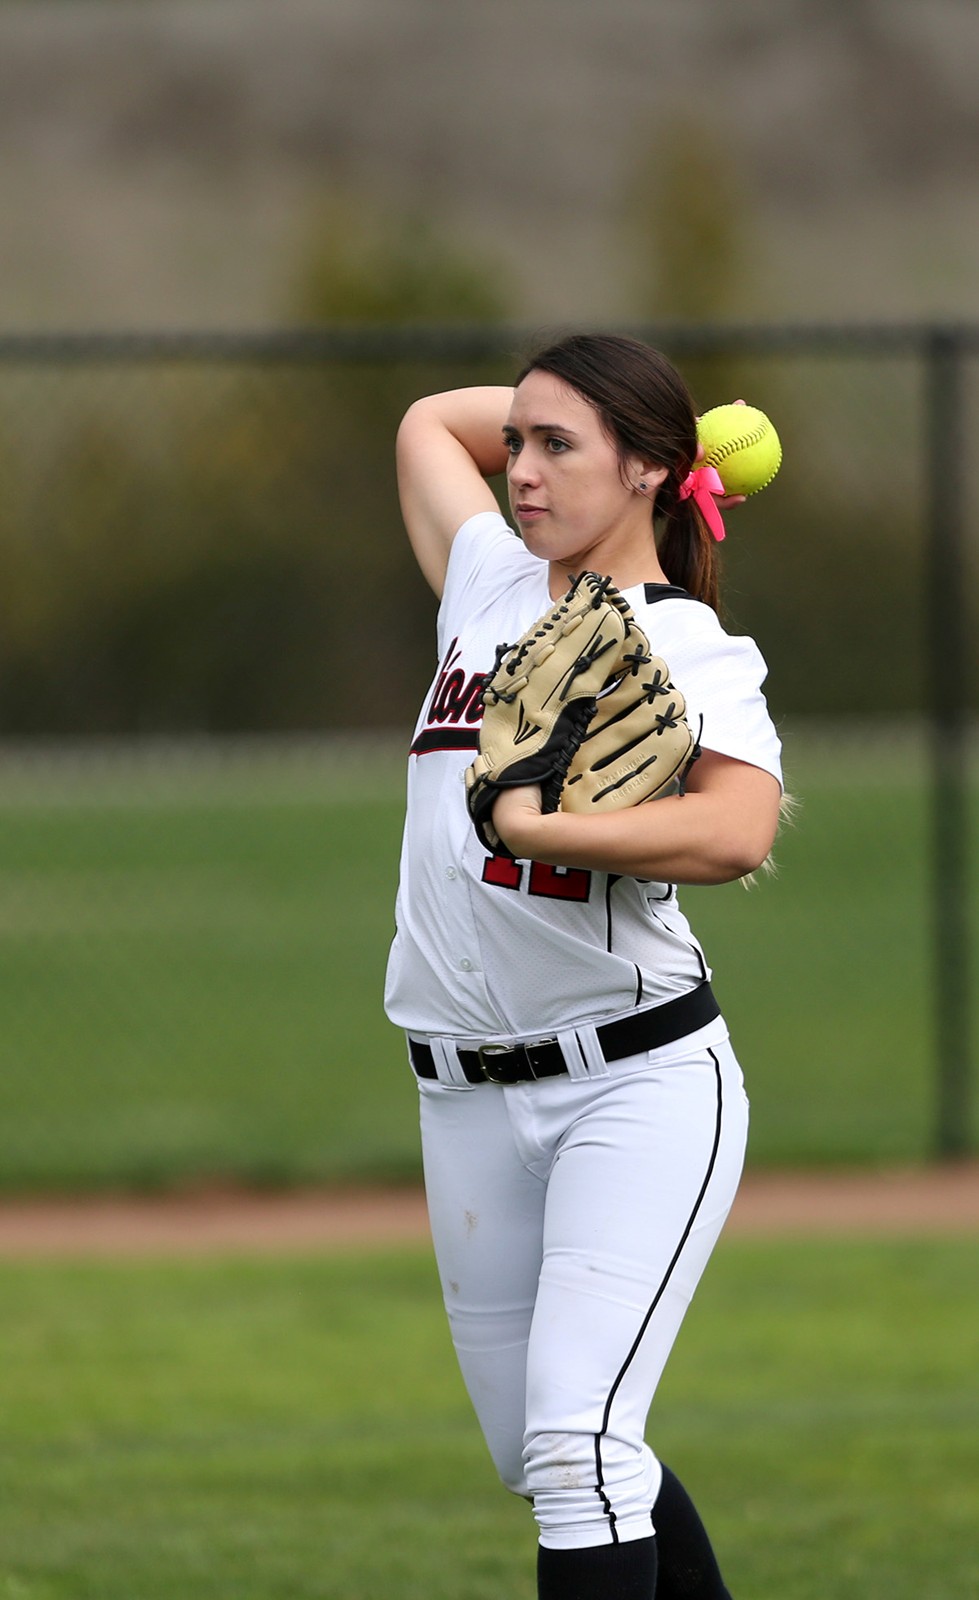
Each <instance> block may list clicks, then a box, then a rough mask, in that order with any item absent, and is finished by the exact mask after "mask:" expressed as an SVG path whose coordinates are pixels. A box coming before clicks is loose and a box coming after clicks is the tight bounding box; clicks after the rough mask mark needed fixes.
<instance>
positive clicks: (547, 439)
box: [503, 371, 664, 573]
mask: <svg viewBox="0 0 979 1600" xmlns="http://www.w3.org/2000/svg"><path fill="white" fill-rule="evenodd" d="M503 437H504V440H505V442H506V445H507V448H508V449H509V452H510V455H509V461H508V464H507V487H508V491H509V497H510V507H511V510H512V512H513V516H514V519H515V521H516V525H517V527H518V528H519V530H520V532H521V534H522V536H523V540H524V543H525V544H526V546H527V548H528V549H529V550H531V551H532V552H533V553H534V555H536V556H539V557H540V558H541V559H542V560H545V561H550V562H555V563H558V564H559V565H560V566H562V567H566V568H567V570H568V571H576V572H578V571H582V570H598V571H601V572H603V573H606V572H613V573H614V571H615V565H616V560H617V559H618V561H619V562H620V563H621V557H622V555H623V554H624V553H625V552H626V551H627V550H631V549H632V548H633V547H636V548H637V549H638V548H639V547H640V546H641V550H642V553H643V555H645V554H646V553H647V552H648V550H649V549H650V548H651V546H652V532H651V526H650V502H649V500H648V499H647V498H644V497H643V496H642V495H640V494H639V493H637V484H638V482H639V481H640V479H641V478H642V477H643V471H642V463H641V462H639V461H638V460H637V461H635V462H633V461H626V462H625V463H622V462H620V460H619V455H618V452H617V450H616V448H615V445H614V444H613V443H612V440H611V439H610V438H609V437H608V435H607V434H606V432H605V429H604V428H603V427H602V424H601V420H600V418H599V416H598V412H597V411H596V410H595V408H594V406H592V405H591V404H590V403H589V401H587V400H586V399H584V397H583V396H582V395H580V394H579V393H578V391H577V390H576V389H572V388H571V386H570V385H569V384H567V383H565V382H564V381H563V380H562V379H561V378H556V377H554V376H553V375H552V374H551V373H549V372H536V371H535V372H530V373H528V374H527V376H526V378H524V380H523V382H522V383H521V384H520V385H519V386H518V387H517V388H516V389H515V390H514V395H513V404H512V406H511V408H510V415H509V417H508V418H507V422H506V425H505V427H504V430H503ZM663 475H664V474H663V473H662V472H659V471H658V470H657V469H655V468H654V469H653V470H652V473H651V474H649V473H647V474H646V478H647V481H648V482H649V486H650V488H652V487H654V486H655V484H656V483H657V482H658V481H660V479H661V478H662V476H663Z"/></svg>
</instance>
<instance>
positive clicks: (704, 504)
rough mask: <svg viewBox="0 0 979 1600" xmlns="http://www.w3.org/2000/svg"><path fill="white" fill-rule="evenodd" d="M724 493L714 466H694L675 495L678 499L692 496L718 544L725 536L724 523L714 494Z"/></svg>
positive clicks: (687, 498) (686, 498)
mask: <svg viewBox="0 0 979 1600" xmlns="http://www.w3.org/2000/svg"><path fill="white" fill-rule="evenodd" d="M724 493H725V489H724V485H723V483H722V482H721V480H720V476H719V475H718V473H717V471H716V469H715V468H714V467H694V469H693V471H692V472H688V473H687V476H686V477H685V478H684V480H683V482H682V483H681V485H680V492H679V494H678V496H677V498H678V499H680V500H689V499H690V496H691V495H692V496H693V499H694V504H695V505H696V507H697V509H698V511H700V513H701V515H702V516H703V519H704V521H705V522H706V524H707V526H708V528H709V529H710V531H711V533H712V534H713V535H714V538H715V539H716V540H717V542H718V544H720V542H721V540H722V539H723V538H725V533H724V523H723V522H722V521H721V513H720V511H719V510H718V507H717V504H716V501H715V496H717V495H722V494H724Z"/></svg>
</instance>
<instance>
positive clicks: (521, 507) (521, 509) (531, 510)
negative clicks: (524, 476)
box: [515, 502, 547, 522]
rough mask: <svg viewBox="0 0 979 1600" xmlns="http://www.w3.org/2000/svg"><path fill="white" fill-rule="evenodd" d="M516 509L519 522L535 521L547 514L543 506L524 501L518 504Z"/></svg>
mask: <svg viewBox="0 0 979 1600" xmlns="http://www.w3.org/2000/svg"><path fill="white" fill-rule="evenodd" d="M515 510H516V515H517V520H518V521H519V522H533V521H534V519H535V518H536V517H543V516H546V514H547V513H546V511H545V509H544V507H543V506H531V505H525V504H523V503H522V502H520V503H518V504H517V506H516V507H515Z"/></svg>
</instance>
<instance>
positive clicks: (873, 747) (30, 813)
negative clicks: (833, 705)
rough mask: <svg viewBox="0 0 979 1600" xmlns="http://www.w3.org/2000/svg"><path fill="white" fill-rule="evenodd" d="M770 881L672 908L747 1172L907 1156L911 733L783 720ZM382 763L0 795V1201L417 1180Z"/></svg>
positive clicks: (388, 764) (914, 1001) (157, 757)
mask: <svg viewBox="0 0 979 1600" xmlns="http://www.w3.org/2000/svg"><path fill="white" fill-rule="evenodd" d="M787 761H788V771H789V783H790V787H791V788H792V789H793V791H794V792H795V794H796V795H797V798H798V800H799V803H800V810H799V814H798V818H797V820H796V822H795V823H794V824H793V825H791V826H790V827H788V828H787V829H786V830H785V831H784V833H783V835H782V837H781V839H780V841H779V843H778V846H777V850H776V855H777V862H778V874H777V876H775V877H768V876H765V875H760V876H759V878H758V879H757V881H756V882H755V884H754V886H753V887H751V888H750V889H747V890H746V889H745V888H744V887H743V886H742V885H740V884H732V885H728V886H725V887H723V888H717V889H706V890H705V889H701V890H696V891H693V890H687V891H685V892H684V895H683V903H684V904H685V906H686V909H687V912H688V915H689V916H690V918H691V921H692V923H693V926H694V928H695V930H696V931H697V932H698V933H699V935H700V937H701V939H702V941H703V943H704V944H705V946H706V949H707V952H708V956H709V958H710V960H711V961H712V964H713V965H714V967H715V971H716V987H717V991H718V994H719V995H720V998H721V1000H722V1003H723V1005H724V1007H725V1010H726V1012H727V1014H728V1016H729V1019H730V1022H731V1026H732V1032H733V1034H734V1037H735V1040H736V1043H737V1047H738V1050H739V1053H740V1055H741V1057H742V1060H743V1063H744V1067H745V1072H746V1077H747V1081H748V1086H749V1092H750V1094H751V1097H752V1102H753V1134H752V1145H751V1159H752V1160H753V1161H754V1162H756V1163H763V1164H792V1163H800V1162H802V1163H833V1162H872V1163H881V1162H889V1161H895V1160H902V1161H903V1160H912V1161H914V1160H921V1159H926V1158H927V1157H928V1155H929V1154H930V1153H931V1149H932V1140H933V1132H934V1117H933V1099H934V1085H933V1059H932V1017H931V1012H930V1004H931V1002H930V986H929V967H928V954H929V917H930V905H929V898H928V896H929V889H928V878H927V866H926V858H927V849H926V819H927V795H926V790H925V774H924V765H923V761H922V759H921V752H920V750H919V749H917V748H916V747H915V745H914V742H913V740H910V739H908V738H907V737H905V739H904V742H903V744H902V743H901V741H900V740H899V739H895V738H891V739H887V738H886V737H884V738H881V737H878V738H877V739H876V741H875V740H874V739H872V738H871V737H870V736H869V735H864V736H862V737H854V738H852V739H850V740H849V741H843V742H837V743H835V744H834V743H833V741H832V740H830V741H827V740H826V738H825V737H823V736H822V735H820V734H819V733H818V732H812V731H810V733H809V734H806V733H805V731H804V730H803V728H802V727H798V728H796V729H795V730H793V729H792V728H790V729H789V731H788V738H787ZM402 766H403V762H402V757H401V754H400V752H398V751H396V750H394V749H392V748H391V746H390V744H385V743H383V742H380V743H378V744H376V745H371V744H369V743H366V744H362V745H360V746H357V745H354V746H353V747H351V746H349V745H347V746H344V745H343V744H342V743H341V744H331V743H330V742H329V741H323V742H321V743H317V742H315V741H313V742H310V743H307V744H303V743H300V744H299V745H297V746H295V747H293V746H290V745H288V744H284V745H282V746H276V745H274V744H272V745H264V744H262V743H260V742H259V743H257V744H256V745H255V746H249V745H248V744H247V743H245V744H242V745H240V746H233V747H231V749H230V750H228V751H226V752H225V756H224V759H223V760H221V759H218V757H217V756H216V754H215V748H214V747H213V746H211V747H208V749H207V750H205V751H204V752H202V753H201V754H200V756H199V758H195V756H194V753H193V751H192V750H191V751H188V750H187V749H184V750H183V753H182V755H181V753H180V747H174V748H173V749H172V750H171V749H168V747H166V746H162V747H160V748H157V749H155V751H154V750H152V749H151V751H150V753H147V752H146V751H144V752H143V754H142V757H141V758H140V759H137V758H136V757H135V756H134V755H133V754H132V752H130V754H129V756H128V757H124V756H120V755H118V754H117V757H116V759H114V760H112V759H109V758H108V757H107V758H106V759H105V760H103V761H99V760H97V759H92V758H91V756H90V755H89V756H86V757H85V758H84V759H82V758H81V757H79V758H78V759H77V760H76V761H75V762H74V763H73V762H72V761H71V760H70V759H69V758H68V757H66V756H64V755H62V756H61V757H60V758H58V759H52V761H51V763H50V764H48V765H45V764H44V763H43V762H40V761H34V762H33V763H27V764H26V765H24V766H22V767H21V768H20V769H19V772H18V769H17V767H16V764H15V763H13V762H8V763H7V767H6V770H5V774H4V777H3V780H2V784H0V789H2V795H0V824H2V825H0V1003H2V1006H3V1015H4V1023H5V1025H4V1037H3V1045H2V1055H3V1063H4V1067H3V1072H2V1074H0V1184H2V1185H3V1186H5V1187H6V1188H7V1189H8V1190H29V1189H48V1190H50V1189H74V1188H95V1187H115V1188H128V1187H133V1188H140V1189H154V1188H163V1187H172V1186H174V1185H180V1184H188V1183H200V1182H227V1181H237V1182H246V1183H250V1184H257V1185H262V1184H266V1185H272V1184H297V1183H314V1182H315V1183H331V1182H338V1181H348V1180H358V1181H373V1180H378V1179H383V1180H401V1179H406V1178H414V1177H416V1176H417V1174H418V1155H417V1140H416V1127H415V1121H416V1118H415V1091H414V1084H413V1079H412V1077H411V1073H410V1071H409V1069H408V1068H407V1065H406V1062H405V1058H404V1050H403V1045H402V1041H401V1037H400V1035H399V1034H398V1033H397V1032H396V1030H395V1029H393V1028H392V1027H391V1026H390V1025H389V1024H388V1023H387V1021H386V1020H385V1018H384V1016H383V1011H382V985H383V971H384V962H385V958H386V952H387V947H388V943H389V940H390V937H391V933H392V931H393V905H394V893H395V887H396V880H397V861H398V850H399V841H400V829H401V818H402V788H403V774H402Z"/></svg>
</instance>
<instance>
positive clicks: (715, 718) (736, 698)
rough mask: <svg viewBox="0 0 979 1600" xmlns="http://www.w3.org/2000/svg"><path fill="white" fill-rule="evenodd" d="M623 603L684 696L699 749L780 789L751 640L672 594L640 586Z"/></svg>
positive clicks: (774, 741)
mask: <svg viewBox="0 0 979 1600" xmlns="http://www.w3.org/2000/svg"><path fill="white" fill-rule="evenodd" d="M626 598H627V599H628V600H629V602H630V604H631V605H632V608H633V610H634V612H635V614H636V619H637V621H638V622H639V623H640V625H641V626H642V627H643V629H644V630H645V632H646V635H647V637H648V639H649V642H650V646H651V647H652V650H653V653H654V655H658V656H662V658H663V660H664V661H665V662H666V664H667V666H668V667H669V669H670V675H671V677H672V679H673V682H674V683H675V684H676V686H677V688H678V689H680V690H681V692H682V693H683V696H684V698H685V699H686V702H687V720H688V722H689V723H690V727H691V729H692V731H693V733H694V734H695V735H697V736H698V737H699V740H700V744H701V747H702V749H704V750H716V751H717V752H718V754H719V755H724V756H731V757H732V758H733V759H734V760H736V761H746V762H748V763H749V765H751V766H753V767H761V768H762V770H763V771H765V772H770V773H771V774H772V776H773V777H774V778H777V779H778V781H779V783H781V782H782V746H781V741H780V740H779V737H778V734H777V732H776V730H775V726H774V723H773V722H772V718H771V715H770V714H769V710H768V705H767V702H766V700H765V696H764V693H763V692H762V685H763V683H764V681H765V678H766V677H767V675H768V668H767V666H766V664H765V660H764V657H763V656H762V653H761V651H760V650H759V649H758V646H757V645H756V644H755V642H754V640H753V639H749V638H746V637H743V636H739V635H737V634H728V633H726V632H725V631H724V629H723V627H722V626H721V623H720V621H719V620H718V617H717V614H716V613H715V612H714V611H712V610H711V608H710V606H707V605H703V604H702V603H701V602H700V601H698V600H693V599H691V598H690V597H688V596H685V595H681V594H678V593H677V591H675V590H669V589H663V588H660V586H658V585H656V584H646V585H639V587H638V588H636V589H629V590H626Z"/></svg>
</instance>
